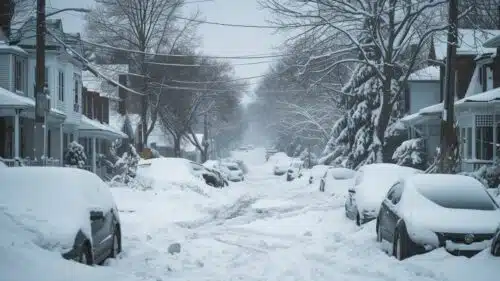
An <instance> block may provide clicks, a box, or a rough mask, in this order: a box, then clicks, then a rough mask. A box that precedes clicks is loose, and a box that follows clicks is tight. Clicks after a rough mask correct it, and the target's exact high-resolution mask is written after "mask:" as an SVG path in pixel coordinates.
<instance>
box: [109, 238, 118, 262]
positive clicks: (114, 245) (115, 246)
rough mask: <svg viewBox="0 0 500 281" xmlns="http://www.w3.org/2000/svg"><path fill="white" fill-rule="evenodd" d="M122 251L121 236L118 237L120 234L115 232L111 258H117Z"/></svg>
mask: <svg viewBox="0 0 500 281" xmlns="http://www.w3.org/2000/svg"><path fill="white" fill-rule="evenodd" d="M119 253H120V238H119V237H118V234H117V233H116V231H115V233H114V234H113V244H112V246H111V253H110V254H109V258H112V259H114V258H116V256H117V255H118V254H119Z"/></svg>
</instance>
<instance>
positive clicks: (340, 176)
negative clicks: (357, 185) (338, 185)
mask: <svg viewBox="0 0 500 281" xmlns="http://www.w3.org/2000/svg"><path fill="white" fill-rule="evenodd" d="M355 174H356V171H354V170H351V169H348V168H341V167H338V168H335V167H329V169H327V170H326V171H325V173H324V174H323V176H322V177H321V179H320V182H319V191H321V192H324V191H325V187H326V186H327V184H328V183H329V182H336V181H343V182H345V181H347V180H351V179H353V178H354V175H355ZM332 189H335V187H334V186H332Z"/></svg>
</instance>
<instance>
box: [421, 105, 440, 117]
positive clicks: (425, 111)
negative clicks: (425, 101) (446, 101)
mask: <svg viewBox="0 0 500 281" xmlns="http://www.w3.org/2000/svg"><path fill="white" fill-rule="evenodd" d="M443 109H444V107H443V103H438V104H434V105H431V106H428V107H424V108H422V109H420V110H419V111H418V113H419V114H421V115H427V114H436V113H441V112H443Z"/></svg>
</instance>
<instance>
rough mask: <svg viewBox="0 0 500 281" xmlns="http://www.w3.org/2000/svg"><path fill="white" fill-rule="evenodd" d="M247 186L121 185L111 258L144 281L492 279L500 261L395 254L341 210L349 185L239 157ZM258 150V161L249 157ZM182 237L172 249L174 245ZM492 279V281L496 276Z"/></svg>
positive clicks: (436, 253) (122, 269)
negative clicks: (330, 185) (328, 187)
mask: <svg viewBox="0 0 500 281" xmlns="http://www.w3.org/2000/svg"><path fill="white" fill-rule="evenodd" d="M241 157H242V158H244V157H246V158H245V159H244V160H245V161H246V162H247V163H249V168H250V172H249V174H248V175H247V177H246V181H245V182H244V183H237V184H232V186H231V187H230V188H226V189H223V190H216V191H214V192H213V193H211V194H209V195H208V196H205V195H202V194H199V193H196V192H194V191H192V190H180V189H179V190H158V189H156V190H154V191H146V192H143V191H134V190H128V189H114V190H113V193H114V195H115V199H116V201H117V204H119V208H120V209H121V219H122V224H123V226H122V229H123V235H124V238H123V247H124V253H122V254H121V256H120V257H119V258H118V259H116V260H112V261H110V262H109V263H108V265H109V266H110V267H111V269H113V270H117V271H120V272H123V273H126V274H128V275H129V276H130V275H133V276H135V277H137V278H139V279H140V280H141V279H142V280H179V281H180V280H182V281H187V280H193V281H195V280H196V281H202V280H214V281H215V280H218V281H219V280H252V281H254V280H267V281H271V280H281V281H283V280H297V281H299V280H300V281H306V280H314V281H321V280H329V281H332V280H335V281H337V280H346V281H347V280H362V281H371V280H394V281H396V280H406V281H410V280H421V281H425V280H439V281H445V280H451V281H455V280H457V281H459V280H472V279H474V280H493V279H495V278H497V277H498V276H500V259H498V258H492V257H490V256H489V255H488V254H487V253H485V252H483V253H480V254H479V255H478V256H476V257H475V258H473V259H466V258H463V257H452V256H450V255H448V254H447V253H445V252H444V251H442V250H437V251H434V252H432V253H429V254H427V255H423V256H418V257H414V258H411V259H408V260H405V261H402V262H400V261H397V260H395V259H394V258H391V257H389V256H388V255H387V254H385V253H384V252H383V251H382V250H381V248H380V245H379V244H377V243H376V242H375V231H374V224H373V223H370V224H367V225H365V226H364V227H357V226H355V225H354V224H353V223H352V222H351V221H349V220H347V219H346V218H345V216H344V209H343V208H344V207H343V206H344V199H343V198H344V197H343V196H344V194H343V193H345V191H344V192H339V194H336V195H335V196H332V194H331V193H320V192H318V191H317V184H314V185H309V184H308V183H307V179H305V178H303V179H301V180H298V181H294V182H292V183H289V182H286V181H285V179H284V178H283V177H275V176H273V175H272V173H271V171H272V169H271V167H270V165H269V164H264V163H262V162H263V159H264V157H263V155H262V158H260V155H259V157H257V156H255V155H253V156H252V155H247V156H245V155H241ZM251 157H253V158H251ZM172 243H180V244H181V247H182V248H181V252H180V253H179V254H175V255H171V254H169V253H168V247H169V246H170V245H171V244H172ZM492 278H493V279H492Z"/></svg>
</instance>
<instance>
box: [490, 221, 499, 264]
mask: <svg viewBox="0 0 500 281" xmlns="http://www.w3.org/2000/svg"><path fill="white" fill-rule="evenodd" d="M491 254H492V255H493V256H495V257H500V224H499V225H498V227H497V229H496V231H495V236H494V237H493V240H492V241H491Z"/></svg>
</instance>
